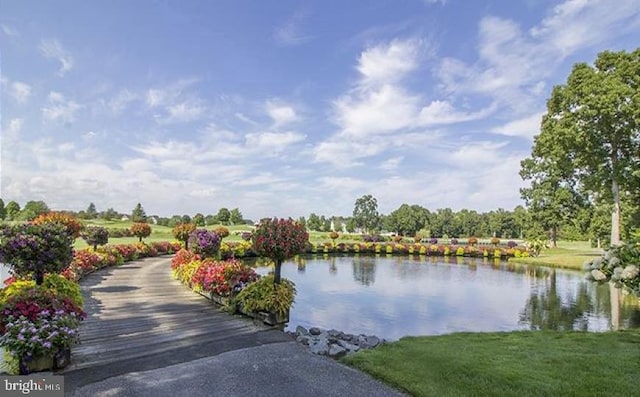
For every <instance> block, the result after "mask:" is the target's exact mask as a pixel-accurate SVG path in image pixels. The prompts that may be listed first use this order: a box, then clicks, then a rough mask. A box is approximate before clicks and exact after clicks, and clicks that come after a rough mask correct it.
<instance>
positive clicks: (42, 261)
mask: <svg viewBox="0 0 640 397" xmlns="http://www.w3.org/2000/svg"><path fill="white" fill-rule="evenodd" d="M0 233H1V234H0V261H1V262H4V263H7V264H10V265H11V272H12V273H13V274H14V275H16V276H18V277H20V278H27V277H32V278H33V279H34V280H35V281H36V284H37V285H42V282H43V281H44V275H45V273H59V272H61V271H62V270H64V269H65V268H66V267H67V266H69V264H70V263H71V260H72V259H73V248H72V246H73V241H74V238H73V236H72V235H71V234H69V231H68V230H67V228H65V227H64V226H62V225H60V224H58V223H44V224H41V225H34V224H23V225H16V226H11V227H5V228H4V229H2V231H1V232H0Z"/></svg>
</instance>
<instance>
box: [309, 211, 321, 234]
mask: <svg viewBox="0 0 640 397" xmlns="http://www.w3.org/2000/svg"><path fill="white" fill-rule="evenodd" d="M307 228H308V229H309V230H313V231H320V229H321V228H322V222H321V221H320V217H319V216H318V215H316V214H315V213H313V212H312V213H311V215H309V220H308V221H307Z"/></svg>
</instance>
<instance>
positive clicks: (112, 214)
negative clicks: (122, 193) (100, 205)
mask: <svg viewBox="0 0 640 397" xmlns="http://www.w3.org/2000/svg"><path fill="white" fill-rule="evenodd" d="M117 217H118V212H116V210H114V209H113V208H107V210H106V211H103V212H101V213H100V218H102V219H104V220H106V221H109V220H111V219H115V218H117Z"/></svg>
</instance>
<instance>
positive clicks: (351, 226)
mask: <svg viewBox="0 0 640 397" xmlns="http://www.w3.org/2000/svg"><path fill="white" fill-rule="evenodd" d="M346 229H347V232H349V233H355V231H356V221H355V219H353V218H349V219H347V224H346Z"/></svg>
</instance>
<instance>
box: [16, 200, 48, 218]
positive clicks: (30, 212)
mask: <svg viewBox="0 0 640 397" xmlns="http://www.w3.org/2000/svg"><path fill="white" fill-rule="evenodd" d="M47 212H49V207H47V204H46V203H45V202H44V201H29V202H27V204H25V205H24V208H23V209H22V211H20V215H19V216H18V219H19V220H22V221H30V220H32V219H34V218H36V217H37V216H38V215H41V214H46V213H47Z"/></svg>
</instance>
